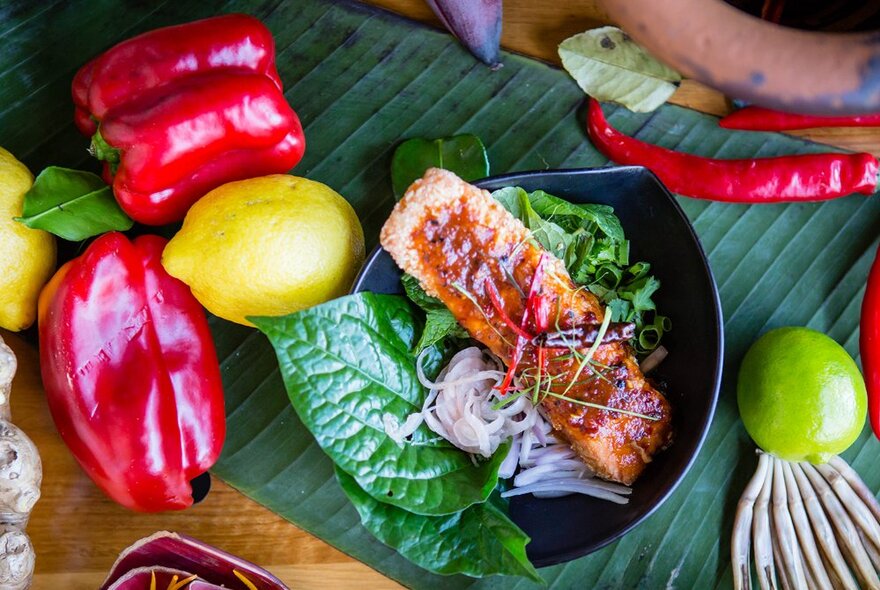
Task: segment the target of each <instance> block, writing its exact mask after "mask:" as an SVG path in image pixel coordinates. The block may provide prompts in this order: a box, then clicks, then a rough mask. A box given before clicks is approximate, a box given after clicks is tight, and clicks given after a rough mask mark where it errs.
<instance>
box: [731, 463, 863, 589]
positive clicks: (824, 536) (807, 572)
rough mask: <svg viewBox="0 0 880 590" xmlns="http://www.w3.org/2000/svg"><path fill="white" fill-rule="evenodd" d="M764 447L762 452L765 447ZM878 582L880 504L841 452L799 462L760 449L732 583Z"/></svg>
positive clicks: (742, 504) (734, 546) (737, 527)
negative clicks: (821, 461)
mask: <svg viewBox="0 0 880 590" xmlns="http://www.w3.org/2000/svg"><path fill="white" fill-rule="evenodd" d="M759 453H760V451H759ZM750 550H751V551H753V552H754V561H755V569H756V571H757V578H758V583H759V584H760V587H761V588H762V589H776V588H784V589H789V588H791V589H798V590H799V589H801V588H805V589H810V590H813V589H816V590H825V589H828V590H832V589H834V590H836V589H837V588H846V589H848V590H849V589H852V590H858V589H859V588H872V589H878V588H880V577H878V572H880V504H878V503H877V500H876V498H875V497H874V495H873V494H872V493H871V491H870V490H869V489H868V487H867V486H866V485H865V484H864V482H863V481H862V480H861V478H860V477H859V475H858V474H857V473H856V472H855V471H854V470H853V469H852V468H851V467H850V466H849V465H848V464H847V463H846V461H844V460H843V459H841V458H840V457H837V456H835V457H833V458H832V459H831V460H830V461H829V462H828V463H827V464H823V465H811V464H810V463H794V462H789V461H785V460H783V459H779V458H777V457H774V456H773V455H769V454H766V453H760V459H759V460H758V469H757V471H756V472H755V475H754V477H753V478H752V480H751V481H750V482H749V484H748V486H746V489H745V491H744V492H743V495H742V498H741V499H740V501H739V506H738V507H737V511H736V520H735V521H734V526H733V538H732V540H731V555H732V558H733V580H734V588H736V589H745V588H751V572H750V567H749V553H750Z"/></svg>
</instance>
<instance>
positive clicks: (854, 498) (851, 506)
mask: <svg viewBox="0 0 880 590" xmlns="http://www.w3.org/2000/svg"><path fill="white" fill-rule="evenodd" d="M815 469H816V471H818V472H819V473H821V474H822V477H824V478H825V481H827V482H828V485H830V486H831V488H832V489H833V490H834V493H835V494H837V497H838V498H840V502H841V503H842V504H843V506H844V507H845V508H846V511H847V512H848V513H849V515H850V517H851V518H852V520H853V521H854V522H855V524H856V525H857V526H858V527H859V528H860V529H861V530H862V532H863V533H864V536H866V537H868V539H870V540H871V542H872V543H873V544H874V546H875V547H880V523H878V522H877V518H876V517H875V516H874V514H873V513H872V512H871V509H870V508H868V507H867V506H866V505H865V503H864V502H863V501H862V499H861V498H860V497H859V496H858V494H856V493H855V491H854V490H853V488H852V486H851V485H850V484H849V482H848V481H847V480H846V479H845V478H844V477H843V476H842V475H841V474H840V472H838V471H837V470H836V469H834V468H833V467H831V466H829V465H816V466H815Z"/></svg>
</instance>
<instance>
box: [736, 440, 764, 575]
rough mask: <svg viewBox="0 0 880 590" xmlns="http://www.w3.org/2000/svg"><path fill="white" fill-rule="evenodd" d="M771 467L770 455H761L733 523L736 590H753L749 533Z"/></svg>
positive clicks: (737, 508)
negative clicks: (756, 505) (756, 502)
mask: <svg viewBox="0 0 880 590" xmlns="http://www.w3.org/2000/svg"><path fill="white" fill-rule="evenodd" d="M769 467H770V455H767V454H765V453H761V454H760V457H759V458H758V469H757V470H756V471H755V475H754V476H753V477H752V480H751V481H750V482H749V485H747V486H746V489H745V491H744V492H743V495H742V497H741V498H740V499H739V504H737V507H736V518H735V519H734V521H733V539H732V540H731V543H730V552H731V560H732V561H733V587H734V589H735V590H751V588H752V574H751V570H750V568H749V548H750V546H751V545H750V543H749V531H750V530H751V528H752V511H753V509H754V506H755V500H756V499H757V498H758V493H759V492H760V491H761V488H762V486H763V485H764V479H765V478H766V477H767V470H768V469H769Z"/></svg>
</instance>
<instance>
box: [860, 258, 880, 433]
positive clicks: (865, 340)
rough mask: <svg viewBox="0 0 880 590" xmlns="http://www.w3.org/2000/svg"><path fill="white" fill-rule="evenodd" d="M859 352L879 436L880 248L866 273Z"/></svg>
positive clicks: (875, 427)
mask: <svg viewBox="0 0 880 590" xmlns="http://www.w3.org/2000/svg"><path fill="white" fill-rule="evenodd" d="M859 352H860V353H861V357H862V370H863V371H864V374H865V385H866V387H867V388H868V417H869V418H870V419H871V427H872V428H873V429H874V434H875V435H876V436H877V438H880V250H878V252H877V256H876V258H875V259H874V265H873V266H872V267H871V272H870V274H869V275H868V285H867V287H866V288H865V298H864V299H863V300H862V320H861V325H860V326H859Z"/></svg>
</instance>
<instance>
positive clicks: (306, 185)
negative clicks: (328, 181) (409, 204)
mask: <svg viewBox="0 0 880 590" xmlns="http://www.w3.org/2000/svg"><path fill="white" fill-rule="evenodd" d="M363 261H364V233H363V230H362V228H361V225H360V222H359V221H358V218H357V215H356V214H355V212H354V209H352V207H351V205H349V204H348V202H347V201H346V200H345V199H344V198H343V197H342V196H341V195H339V193H337V192H336V191H334V190H333V189H331V188H330V187H328V186H327V185H325V184H321V183H320V182H315V181H313V180H308V179H306V178H300V177H297V176H290V175H286V174H275V175H271V176H263V177H260V178H251V179H248V180H241V181H238V182H230V183H228V184H225V185H223V186H221V187H219V188H216V189H214V190H213V191H211V192H209V193H208V194H207V195H205V196H204V197H202V198H201V199H200V200H199V201H198V202H196V204H195V205H193V207H192V208H191V209H190V210H189V212H188V213H187V215H186V218H185V219H184V221H183V227H181V229H180V231H179V232H178V233H177V235H175V236H174V237H173V238H172V239H171V241H170V242H168V245H167V246H166V247H165V251H164V253H163V255H162V264H163V265H164V266H165V269H166V270H167V271H168V272H169V273H170V274H171V275H172V276H175V277H177V278H178V279H180V280H182V281H183V282H184V283H186V284H187V285H189V287H190V288H191V289H192V292H193V295H195V297H196V298H197V299H198V300H199V301H200V302H201V303H202V305H204V306H205V307H206V308H207V309H208V311H210V312H211V313H213V314H215V315H217V316H220V317H222V318H225V319H227V320H230V321H233V322H237V323H239V324H244V325H252V324H251V323H250V322H249V321H248V320H247V319H246V318H247V317H248V316H279V315H286V314H288V313H292V312H294V311H299V310H301V309H305V308H307V307H311V306H313V305H317V304H319V303H323V302H325V301H328V300H330V299H333V298H336V297H339V296H341V295H344V294H346V293H347V292H348V290H349V289H350V288H351V284H352V282H353V281H354V278H355V275H356V274H357V272H358V270H359V269H360V267H361V264H362V263H363Z"/></svg>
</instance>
